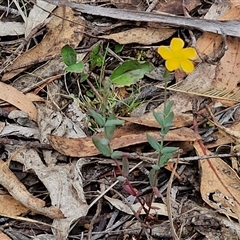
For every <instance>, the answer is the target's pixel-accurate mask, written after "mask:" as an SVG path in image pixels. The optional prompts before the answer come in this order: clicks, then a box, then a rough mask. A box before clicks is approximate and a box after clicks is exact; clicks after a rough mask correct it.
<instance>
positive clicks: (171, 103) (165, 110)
mask: <svg viewBox="0 0 240 240" xmlns="http://www.w3.org/2000/svg"><path fill="white" fill-rule="evenodd" d="M173 104H174V102H173V101H170V102H168V103H167V104H166V107H165V109H164V111H163V112H164V114H165V115H166V116H167V115H168V114H169V113H170V111H171V109H172V106H173Z"/></svg>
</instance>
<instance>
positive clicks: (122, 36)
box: [101, 28, 176, 45]
mask: <svg viewBox="0 0 240 240" xmlns="http://www.w3.org/2000/svg"><path fill="white" fill-rule="evenodd" d="M175 32H176V30H175V29H172V28H132V29H130V30H126V31H123V32H119V33H113V34H110V35H104V36H101V38H105V39H112V40H114V41H116V42H118V43H119V44H129V43H139V44H145V45H149V44H153V43H158V42H161V41H163V40H165V39H168V38H169V37H171V36H172V35H173V34H174V33H175Z"/></svg>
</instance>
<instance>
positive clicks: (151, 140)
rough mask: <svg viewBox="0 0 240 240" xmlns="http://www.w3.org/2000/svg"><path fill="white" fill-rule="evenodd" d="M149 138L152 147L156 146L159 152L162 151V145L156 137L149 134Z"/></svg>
mask: <svg viewBox="0 0 240 240" xmlns="http://www.w3.org/2000/svg"><path fill="white" fill-rule="evenodd" d="M147 140H148V142H149V144H150V145H151V146H152V148H154V149H155V150H156V151H157V152H161V145H160V143H159V142H158V141H157V140H156V139H155V138H154V137H152V136H150V135H149V134H147Z"/></svg>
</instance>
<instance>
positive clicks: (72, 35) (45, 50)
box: [2, 6, 85, 81]
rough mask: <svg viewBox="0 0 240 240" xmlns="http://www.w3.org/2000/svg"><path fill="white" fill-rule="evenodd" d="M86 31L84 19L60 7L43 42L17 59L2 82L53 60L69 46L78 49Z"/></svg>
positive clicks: (48, 27)
mask: <svg viewBox="0 0 240 240" xmlns="http://www.w3.org/2000/svg"><path fill="white" fill-rule="evenodd" d="M55 15H56V16H55ZM73 22H74V23H73ZM75 22H76V24H75ZM84 29H85V25H84V20H83V18H81V17H80V16H79V15H76V14H75V13H74V11H73V10H72V9H71V8H69V7H63V6H61V7H58V8H57V9H56V10H55V11H54V16H53V17H52V18H51V21H50V22H49V23H48V24H47V30H48V31H47V33H46V35H45V37H44V38H43V40H42V41H41V42H40V43H39V44H38V45H36V46H35V47H33V48H31V49H30V50H28V51H27V52H24V53H23V54H21V55H20V56H19V57H18V58H16V60H15V61H14V62H13V64H12V65H10V66H9V67H8V68H7V69H6V73H5V74H4V76H3V78H2V80H3V81H6V80H8V79H10V78H12V77H14V76H16V75H17V74H19V73H21V72H22V71H23V70H24V69H26V66H31V65H33V64H36V63H40V62H44V61H46V60H49V59H53V58H54V57H56V56H58V55H59V54H60V53H61V49H62V47H63V46H65V45H67V44H68V45H71V46H72V47H76V46H77V45H78V44H79V42H80V41H81V40H82V38H83V31H84Z"/></svg>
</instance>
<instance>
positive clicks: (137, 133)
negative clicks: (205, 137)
mask: <svg viewBox="0 0 240 240" xmlns="http://www.w3.org/2000/svg"><path fill="white" fill-rule="evenodd" d="M147 133H148V134H150V135H151V136H152V137H154V138H156V139H158V140H160V135H159V130H150V129H149V128H144V127H142V126H138V125H135V124H128V125H127V126H125V127H122V128H119V129H117V130H116V131H115V134H114V138H113V140H112V141H111V146H112V148H113V149H118V148H122V147H127V146H131V145H135V144H139V143H144V142H147V138H146V134H147ZM95 137H99V138H101V137H103V135H102V134H97V135H95ZM48 139H49V141H50V143H51V145H52V147H53V148H54V149H55V150H57V151H58V152H60V153H62V154H64V155H67V156H72V157H87V156H95V155H98V154H100V153H99V151H98V150H97V149H96V148H95V146H94V144H93V142H92V137H86V138H74V139H73V138H64V137H58V136H54V135H48ZM196 139H200V136H198V135H197V134H195V133H194V132H193V131H192V130H191V129H188V128H180V129H174V130H171V131H170V132H169V133H168V134H167V135H166V137H165V140H166V141H195V140H196Z"/></svg>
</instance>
